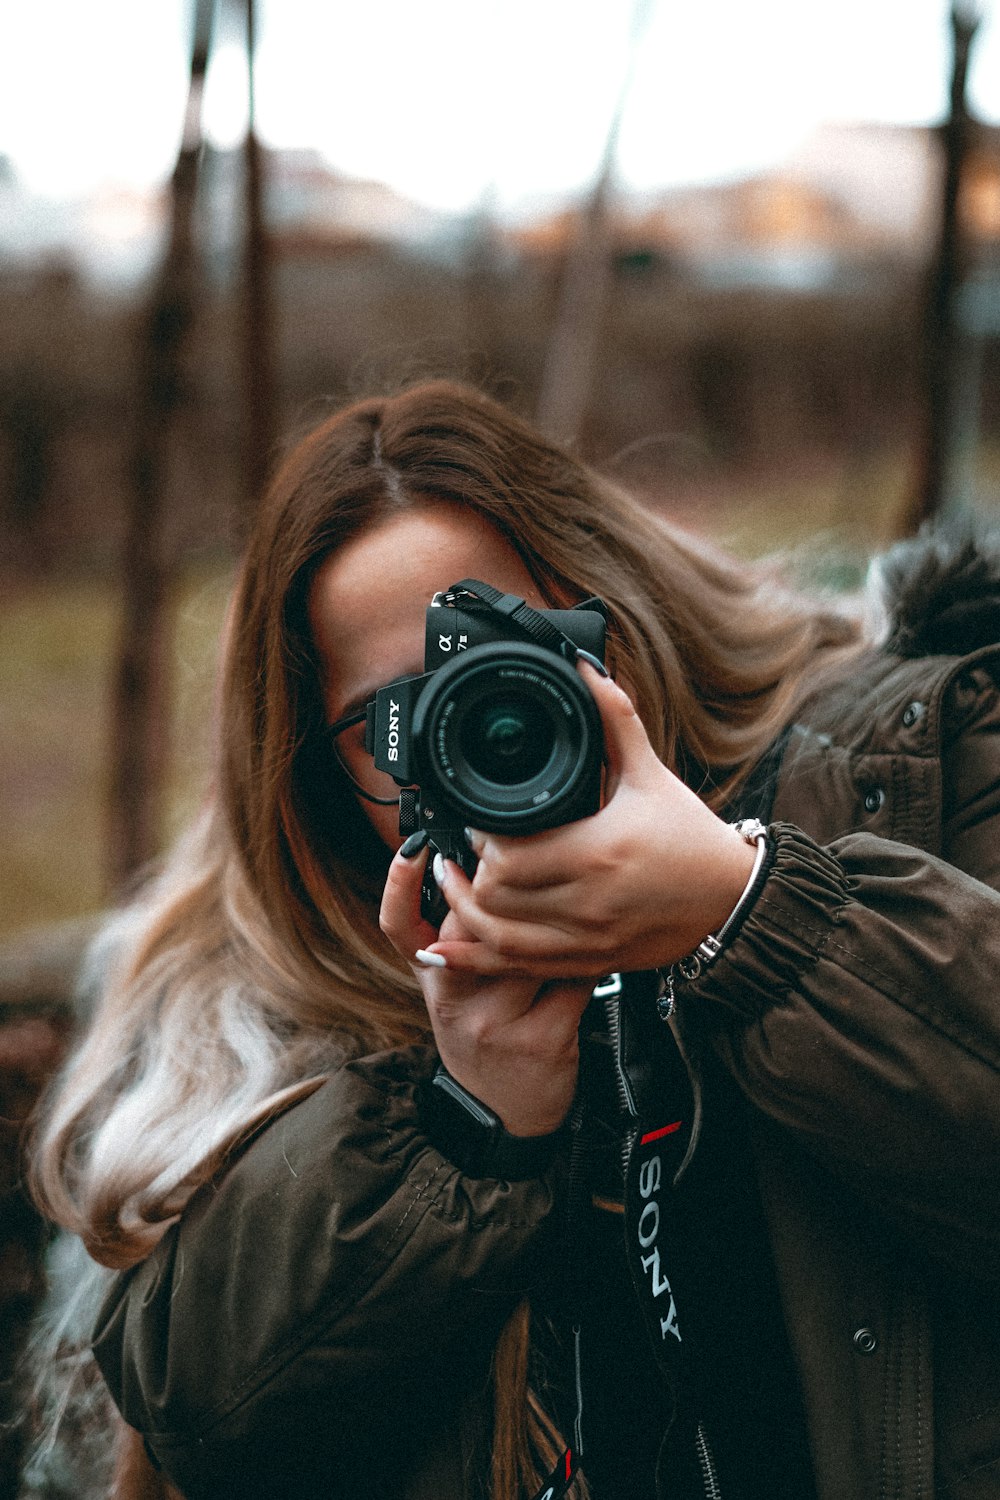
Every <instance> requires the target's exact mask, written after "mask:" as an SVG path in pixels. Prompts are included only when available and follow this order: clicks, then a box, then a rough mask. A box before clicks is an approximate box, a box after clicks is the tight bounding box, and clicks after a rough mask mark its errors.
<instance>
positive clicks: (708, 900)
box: [430, 666, 754, 979]
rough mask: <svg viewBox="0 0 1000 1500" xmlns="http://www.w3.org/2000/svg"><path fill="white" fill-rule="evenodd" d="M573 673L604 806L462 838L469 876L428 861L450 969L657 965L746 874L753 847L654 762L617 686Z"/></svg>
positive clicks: (436, 949)
mask: <svg viewBox="0 0 1000 1500" xmlns="http://www.w3.org/2000/svg"><path fill="white" fill-rule="evenodd" d="M581 670H582V671H583V672H584V674H585V676H586V680H587V684H588V686H589V688H590V689H591V691H592V693H593V695H594V698H595V700H596V702H597V706H598V708H599V710H600V714H601V720H602V723H603V726H604V738H605V744H606V748H607V758H608V775H607V782H606V788H605V793H606V794H605V802H604V806H603V807H602V808H601V810H600V812H598V813H595V814H594V816H593V817H589V818H581V819H580V820H579V821H578V822H576V823H569V824H567V825H565V826H564V827H561V828H553V829H550V830H548V831H547V832H545V833H539V834H534V835H532V836H530V837H527V838H504V837H500V836H499V835H495V834H473V835H472V839H471V842H472V844H473V847H474V848H475V850H476V853H477V854H478V855H479V865H478V868H477V870H476V873H475V877H474V879H473V880H472V881H469V880H468V879H467V878H466V876H465V875H464V874H463V872H462V871H461V870H460V869H459V868H458V866H457V865H455V864H453V863H452V862H451V861H439V863H438V865H437V866H436V868H437V869H438V870H439V871H441V872H442V875H443V878H442V879H441V880H440V881H439V883H440V884H441V886H442V889H443V891H444V894H445V897H446V899H447V901H448V905H449V907H450V908H451V913H452V914H453V915H454V916H455V917H456V918H457V919H458V922H459V923H460V924H461V929H462V935H461V936H458V935H457V934H456V931H455V929H454V928H453V927H450V926H449V924H448V923H446V924H445V926H443V927H442V929H441V932H440V935H439V936H438V938H437V940H436V941H433V942H431V943H430V953H431V954H434V955H437V956H438V957H439V958H443V959H444V961H445V963H446V965H447V969H448V972H449V974H455V975H456V977H457V975H458V974H459V973H461V972H465V973H478V974H483V975H487V974H508V975H510V974H523V975H530V976H532V977H534V978H535V979H541V978H548V977H550V976H556V975H558V976H561V977H565V976H567V975H572V976H581V977H582V976H588V977H590V978H597V977H599V976H600V975H602V974H605V973H607V972H609V971H610V970H615V969H617V970H622V971H632V970H636V969H651V968H659V967H661V966H663V965H666V964H670V963H673V962H675V961H676V960H677V959H679V958H683V957H684V956H685V955H686V954H688V953H690V952H691V951H692V950H693V949H694V948H695V947H696V946H697V945H698V943H700V942H701V940H702V939H703V938H704V937H706V936H707V935H708V934H709V933H711V932H715V931H717V930H718V928H719V927H721V926H722V924H723V923H724V922H725V920H726V918H727V917H728V916H729V915H730V913H731V912H732V910H733V908H734V907H735V905H736V903H737V901H738V900H739V898H740V896H741V895H742V893H743V890H744V888H745V886H746V883H747V880H748V879H749V877H750V872H751V870H752V868H753V862H754V850H753V848H752V847H751V846H750V845H749V844H747V843H745V842H744V841H743V839H742V838H741V837H740V835H739V834H738V833H736V831H735V830H734V829H733V828H731V827H729V826H728V825H727V824H726V823H723V822H722V820H721V819H720V818H718V817H716V815H715V814H714V813H713V812H712V811H711V810H710V809H709V808H708V807H706V806H705V804H704V803H703V802H702V801H701V799H700V798H699V797H697V796H696V795H695V793H694V792H692V791H690V790H689V788H687V787H686V786H685V785H684V783H683V782H682V781H680V780H679V779H678V778H677V777H676V776H675V775H674V774H673V773H672V772H671V771H669V770H668V769H667V768H666V766H664V765H663V764H662V762H661V761H659V760H658V759H657V757H656V755H655V754H654V752H653V748H652V746H651V745H650V743H649V740H648V738H647V736H646V731H645V730H644V728H643V726H642V722H641V720H640V719H639V716H638V714H637V713H636V711H635V709H634V708H633V706H632V703H631V702H630V700H629V698H628V697H627V696H626V694H625V693H624V692H623V691H622V689H621V688H619V687H618V686H617V685H616V684H615V683H614V682H612V681H611V680H610V679H609V678H602V677H600V676H599V675H598V673H597V672H595V671H594V669H593V668H592V667H589V666H583V667H582V668H581ZM442 865H443V870H442Z"/></svg>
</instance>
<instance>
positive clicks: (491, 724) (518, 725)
mask: <svg viewBox="0 0 1000 1500" xmlns="http://www.w3.org/2000/svg"><path fill="white" fill-rule="evenodd" d="M553 739H554V737H553V733H552V724H551V721H550V719H549V718H548V716H547V715H546V714H544V713H542V712H541V711H540V709H539V707H538V705H537V704H536V703H532V701H531V699H530V698H527V697H522V698H516V699H515V698H511V699H508V700H506V701H503V700H499V701H498V700H490V699H484V700H482V701H481V702H479V703H477V704H475V705H474V707H473V709H472V711H471V713H468V714H466V715H465V716H464V719H463V722H462V729H461V751H462V754H463V756H464V757H465V760H466V762H467V764H468V765H469V766H470V768H471V769H472V770H473V771H475V772H476V773H477V774H478V775H480V776H482V777H483V779H484V780H485V781H495V782H497V784H498V785H500V786H515V785H516V784H517V783H518V782H519V781H530V780H531V778H532V777H534V776H537V775H538V773H539V772H540V771H542V770H543V769H544V768H545V766H546V765H547V764H548V760H549V757H550V756H551V754H552V746H553Z"/></svg>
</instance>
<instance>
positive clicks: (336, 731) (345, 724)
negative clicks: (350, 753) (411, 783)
mask: <svg viewBox="0 0 1000 1500" xmlns="http://www.w3.org/2000/svg"><path fill="white" fill-rule="evenodd" d="M374 702H375V699H374V698H370V699H369V700H368V702H367V703H366V704H365V706H364V708H356V709H355V710H354V712H353V713H349V714H344V716H343V717H342V718H340V719H334V721H333V723H332V724H328V725H327V726H326V733H327V734H328V735H329V736H330V739H331V740H332V741H333V753H334V755H335V756H336V757H337V764H338V765H339V766H340V768H341V770H342V771H343V773H344V775H345V776H346V777H347V779H348V781H349V782H350V783H351V786H352V787H353V788H354V790H355V791H356V792H357V794H358V796H359V797H364V799H365V801H366V802H371V803H373V804H374V806H375V807H395V806H396V805H397V804H398V802H399V792H397V793H396V795H395V797H376V796H375V794H374V792H369V791H367V790H366V789H365V787H363V786H362V785H361V783H360V781H358V780H357V778H356V777H355V775H354V773H353V771H352V770H351V768H350V766H349V765H348V764H347V762H346V761H345V760H344V757H343V756H342V755H341V753H340V751H339V750H338V749H337V736H338V735H340V734H343V733H344V732H345V730H348V729H353V728H354V726H355V725H356V724H362V723H364V721H365V720H366V719H367V717H368V710H369V708H371V706H372V704H373V703H374ZM402 790H403V788H402V787H400V789H399V791H400V792H401V791H402Z"/></svg>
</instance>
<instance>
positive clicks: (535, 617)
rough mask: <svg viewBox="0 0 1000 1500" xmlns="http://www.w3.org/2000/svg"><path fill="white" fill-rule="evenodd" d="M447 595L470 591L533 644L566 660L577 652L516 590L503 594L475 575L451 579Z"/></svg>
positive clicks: (570, 658) (568, 639)
mask: <svg viewBox="0 0 1000 1500" xmlns="http://www.w3.org/2000/svg"><path fill="white" fill-rule="evenodd" d="M447 594H448V596H451V595H454V594H471V595H472V597H473V598H474V599H478V600H479V602H480V603H481V604H485V605H486V606H487V608H488V609H491V610H492V611H493V613H494V614H497V615H500V616H502V618H503V619H505V620H509V621H510V623H511V624H512V625H514V626H516V627H517V629H518V630H520V631H522V632H523V634H524V635H526V636H527V637H528V639H529V640H530V641H534V642H535V644H536V645H537V646H545V647H546V648H547V649H548V650H549V651H557V652H558V653H559V655H560V656H563V657H565V658H566V659H567V660H568V661H575V660H576V658H577V656H578V654H579V652H578V650H577V647H576V645H575V643H574V642H573V641H571V640H570V638H569V636H568V635H564V634H563V632H562V631H561V630H559V629H557V627H556V626H555V625H553V624H552V621H551V620H547V619H546V618H545V616H544V615H543V614H542V613H541V611H540V610H537V609H532V607H531V605H530V604H526V603H525V602H524V600H523V599H520V598H518V596H517V594H504V593H501V591H500V590H499V589H498V588H494V587H493V585H492V584H491V583H483V582H482V580H481V579H479V578H463V579H462V580H461V582H460V583H453V584H452V586H451V588H450V589H448V590H447Z"/></svg>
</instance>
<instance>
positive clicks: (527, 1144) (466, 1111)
mask: <svg viewBox="0 0 1000 1500" xmlns="http://www.w3.org/2000/svg"><path fill="white" fill-rule="evenodd" d="M421 1113H422V1115H423V1118H424V1125H425V1127H426V1129H427V1133H428V1135H429V1137H430V1139H431V1141H432V1142H433V1144H434V1145H435V1146H436V1147H437V1148H438V1150H439V1151H441V1152H442V1154H443V1155H444V1156H447V1158H448V1160H449V1161H453V1162H454V1163H455V1165H456V1167H458V1168H459V1169H460V1170H461V1171H463V1172H465V1173H467V1174H468V1175H469V1176H470V1177H497V1178H503V1179H505V1180H507V1181H509V1182H516V1181H520V1180H523V1179H524V1178H526V1177H538V1176H540V1175H541V1173H542V1172H544V1171H545V1170H546V1168H547V1167H548V1166H549V1165H550V1164H551V1162H552V1160H553V1157H554V1156H555V1154H556V1150H557V1149H558V1146H559V1142H560V1141H561V1140H562V1137H563V1133H564V1132H563V1129H562V1127H560V1129H559V1130H553V1131H551V1132H550V1133H549V1134H548V1135H511V1134H510V1133H509V1131H507V1130H505V1129H504V1127H503V1125H502V1124H501V1122H500V1120H499V1118H498V1117H497V1115H495V1114H494V1113H493V1111H492V1110H491V1109H490V1108H489V1107H488V1106H487V1105H485V1104H484V1103H483V1102H482V1100H481V1099H477V1098H476V1096H475V1094H470V1093H469V1091H468V1089H465V1088H463V1087H462V1085H461V1084H460V1083H458V1082H457V1080H456V1079H454V1078H452V1076H451V1074H450V1073H449V1072H448V1070H447V1068H446V1067H445V1065H444V1063H439V1064H438V1066H437V1070H436V1072H435V1073H434V1076H433V1078H431V1080H430V1082H429V1084H428V1085H427V1087H426V1088H425V1089H424V1091H423V1096H422V1100H421Z"/></svg>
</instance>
